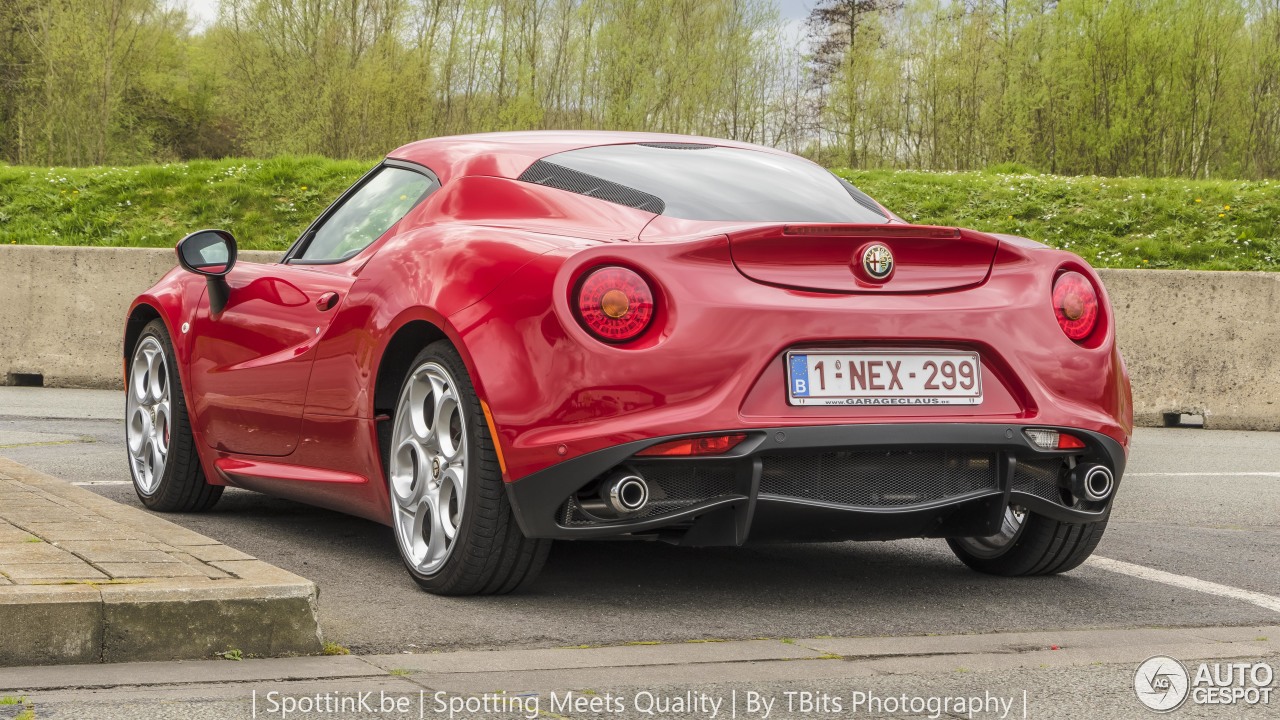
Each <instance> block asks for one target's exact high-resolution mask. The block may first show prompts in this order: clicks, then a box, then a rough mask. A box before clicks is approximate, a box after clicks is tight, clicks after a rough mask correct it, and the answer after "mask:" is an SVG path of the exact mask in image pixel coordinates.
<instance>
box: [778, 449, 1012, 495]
mask: <svg viewBox="0 0 1280 720" xmlns="http://www.w3.org/2000/svg"><path fill="white" fill-rule="evenodd" d="M762 460H763V463H764V474H763V475H762V476H761V478H760V492H761V493H762V494H767V495H778V496H782V497H791V498H800V499H803V500H818V501H821V502H829V503H836V504H839V505H851V506H855V507H904V506H909V505H919V504H922V503H928V502H934V501H938V500H946V499H948V498H953V497H959V496H962V495H968V494H971V493H975V492H980V491H983V490H998V489H999V481H998V480H997V478H996V462H995V460H996V458H995V455H994V454H993V453H970V452H953V451H936V452H935V451H921V452H912V451H898V452H827V453H821V454H812V455H810V454H805V455H800V454H796V455H765V456H764V457H763V458H762Z"/></svg>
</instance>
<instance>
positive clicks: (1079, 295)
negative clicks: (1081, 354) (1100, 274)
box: [1053, 271, 1098, 342]
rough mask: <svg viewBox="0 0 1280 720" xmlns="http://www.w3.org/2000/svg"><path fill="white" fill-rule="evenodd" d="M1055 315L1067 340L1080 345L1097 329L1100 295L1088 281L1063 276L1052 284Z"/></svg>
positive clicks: (1071, 273) (1077, 275)
mask: <svg viewBox="0 0 1280 720" xmlns="http://www.w3.org/2000/svg"><path fill="white" fill-rule="evenodd" d="M1053 314H1054V315H1056V316H1057V317H1058V326H1059V327H1061V328H1062V332H1064V333H1066V334H1067V337H1069V338H1071V339H1072V340H1074V341H1076V342H1080V341H1081V340H1084V339H1085V338H1087V337H1089V335H1090V334H1092V333H1093V329H1094V328H1095V327H1097V325H1098V292H1097V291H1096V290H1094V289H1093V283H1091V282H1089V278H1087V277H1085V276H1084V275H1081V274H1080V273H1078V272H1074V271H1069V272H1064V273H1062V274H1061V275H1059V276H1058V279H1057V280H1055V281H1054V283H1053Z"/></svg>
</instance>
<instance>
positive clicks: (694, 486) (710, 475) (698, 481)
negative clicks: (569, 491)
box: [560, 462, 734, 526]
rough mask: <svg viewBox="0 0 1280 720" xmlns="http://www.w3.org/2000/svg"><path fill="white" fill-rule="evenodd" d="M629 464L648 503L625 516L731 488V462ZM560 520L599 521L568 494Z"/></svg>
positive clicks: (664, 509) (680, 505) (657, 511)
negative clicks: (646, 491)
mask: <svg viewBox="0 0 1280 720" xmlns="http://www.w3.org/2000/svg"><path fill="white" fill-rule="evenodd" d="M631 467H632V468H633V469H634V470H635V471H636V472H638V473H640V474H641V475H642V476H644V479H645V481H646V482H648V483H649V504H648V505H646V506H645V508H644V510H642V511H641V512H639V513H637V514H636V515H631V516H629V517H628V518H626V519H627V520H644V519H647V518H651V517H657V516H659V515H664V514H666V513H669V512H675V511H676V510H683V509H684V508H687V507H691V506H693V505H697V504H698V503H702V502H705V501H707V500H711V499H713V498H717V497H720V496H722V495H731V494H733V492H734V469H733V467H732V466H715V465H708V464H706V463H696V464H686V463H678V462H655V463H635V464H634V465H632V466H631ZM584 502H585V500H584ZM560 523H561V524H562V525H566V526H573V525H577V526H582V525H596V524H599V523H600V521H599V520H595V519H593V518H591V517H590V516H588V515H587V514H585V513H584V512H583V511H582V507H581V506H580V505H579V504H578V501H577V499H575V498H572V497H571V498H569V501H568V502H566V503H565V504H564V506H563V507H561V509H560Z"/></svg>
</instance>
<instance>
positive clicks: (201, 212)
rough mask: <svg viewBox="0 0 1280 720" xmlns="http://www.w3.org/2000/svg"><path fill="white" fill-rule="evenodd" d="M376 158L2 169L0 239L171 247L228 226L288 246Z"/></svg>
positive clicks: (251, 243)
mask: <svg viewBox="0 0 1280 720" xmlns="http://www.w3.org/2000/svg"><path fill="white" fill-rule="evenodd" d="M372 165H373V161H365V162H359V161H334V160H325V159H323V158H319V157H278V158H273V159H270V160H217V161H213V160H199V161H194V162H190V163H170V164H165V165H139V166H132V167H99V168H49V169H45V168H30V167H0V242H3V243H5V244H13V243H17V244H39V245H103V246H114V247H170V246H172V245H173V244H174V243H175V242H177V241H178V240H179V239H181V238H182V236H183V235H185V234H187V233H189V232H191V231H193V230H199V229H201V228H211V227H214V228H222V229H225V230H230V231H231V232H232V233H234V234H235V236H236V238H237V240H238V241H239V243H240V246H241V247H242V248H245V249H249V250H284V249H285V248H287V247H288V246H289V245H290V244H291V243H292V242H293V241H294V239H296V238H297V237H298V235H299V234H301V233H302V231H303V230H304V229H305V228H306V226H307V224H308V223H310V222H311V220H312V219H313V218H314V217H315V216H316V215H318V214H319V213H320V211H321V210H323V209H324V208H325V207H326V206H327V205H328V204H329V203H330V202H332V201H333V200H334V199H335V198H336V197H337V196H338V194H339V193H341V192H342V190H344V189H346V187H347V186H349V185H350V184H351V183H352V182H353V181H354V180H355V179H356V178H358V177H359V176H360V175H361V174H362V173H364V172H365V171H366V170H367V169H368V168H369V167H370V166H372Z"/></svg>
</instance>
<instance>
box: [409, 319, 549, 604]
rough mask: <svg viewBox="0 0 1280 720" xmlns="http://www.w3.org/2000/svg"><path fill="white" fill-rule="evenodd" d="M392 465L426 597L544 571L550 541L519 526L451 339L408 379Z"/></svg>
mask: <svg viewBox="0 0 1280 720" xmlns="http://www.w3.org/2000/svg"><path fill="white" fill-rule="evenodd" d="M387 467H388V485H389V490H390V493H389V494H390V496H391V515H392V520H393V522H392V525H393V528H394V530H395V536H396V545H397V546H398V547H399V549H400V556H401V558H402V559H403V560H404V564H405V567H406V568H407V569H408V571H409V574H410V575H411V576H413V579H414V580H415V581H417V583H418V585H420V586H421V587H422V588H423V589H424V590H427V591H429V592H433V593H436V594H439V595H474V594H496V593H508V592H511V591H513V590H517V589H519V588H521V587H524V586H525V585H527V584H529V583H530V582H532V581H533V579H534V578H535V577H536V576H537V574H538V572H539V571H540V570H541V569H542V565H543V564H544V563H545V562H546V559H547V552H548V551H549V550H550V547H551V541H550V540H530V539H528V538H526V537H525V536H524V534H523V533H522V532H521V531H520V527H519V526H518V525H517V524H516V520H515V515H514V514H513V512H512V510H511V504H510V503H509V502H508V500H507V493H506V488H505V487H504V486H503V481H502V472H501V470H500V469H499V465H498V455H497V451H496V450H495V449H494V446H493V438H491V437H490V436H489V428H488V425H487V423H486V422H485V420H484V415H483V411H482V410H481V408H480V401H479V398H477V397H476V393H475V389H474V388H473V387H472V385H471V380H470V379H469V378H468V376H467V370H466V367H465V366H464V365H463V363H462V358H461V357H460V356H459V355H458V353H457V351H456V350H454V348H453V346H451V345H450V344H449V343H448V342H447V341H439V342H435V343H432V344H431V345H428V346H427V347H426V349H424V350H423V351H422V352H421V353H419V354H418V356H417V358H415V359H414V361H413V363H412V365H411V366H410V370H409V372H408V374H407V375H406V376H405V379H404V382H403V384H402V386H401V389H400V396H399V400H398V401H397V403H396V413H395V420H394V425H393V428H392V432H391V456H390V460H389V462H388V464H387Z"/></svg>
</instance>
